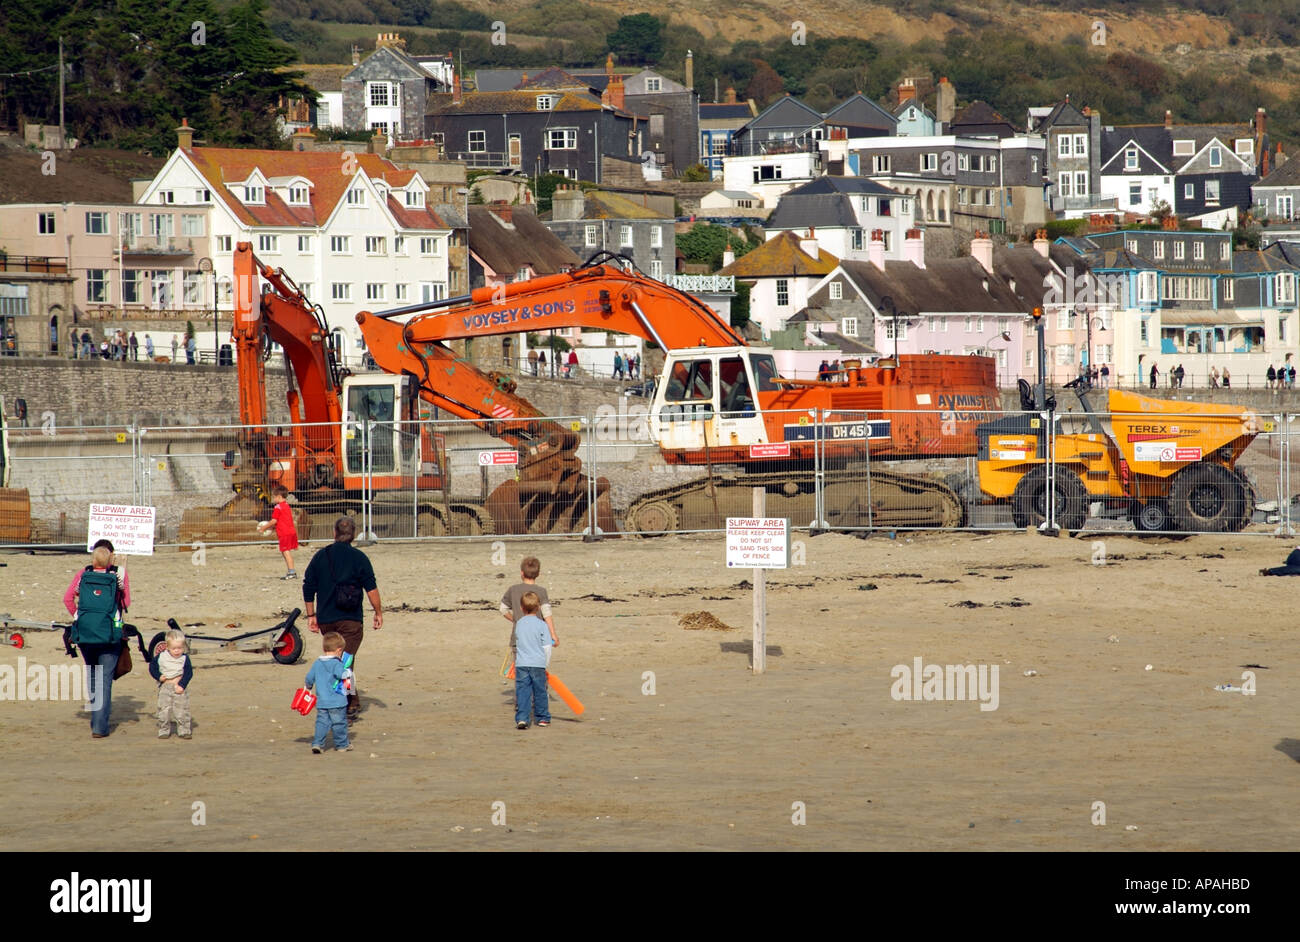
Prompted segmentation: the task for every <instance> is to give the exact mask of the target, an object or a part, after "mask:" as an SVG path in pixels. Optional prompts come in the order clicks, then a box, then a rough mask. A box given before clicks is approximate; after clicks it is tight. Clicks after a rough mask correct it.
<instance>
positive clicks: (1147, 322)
mask: <svg viewBox="0 0 1300 942" xmlns="http://www.w3.org/2000/svg"><path fill="white" fill-rule="evenodd" d="M1138 340H1140V341H1141V342H1142V344H1143V345H1144V346H1149V345H1150V344H1151V318H1149V317H1144V318H1142V323H1141V324H1139V325H1138Z"/></svg>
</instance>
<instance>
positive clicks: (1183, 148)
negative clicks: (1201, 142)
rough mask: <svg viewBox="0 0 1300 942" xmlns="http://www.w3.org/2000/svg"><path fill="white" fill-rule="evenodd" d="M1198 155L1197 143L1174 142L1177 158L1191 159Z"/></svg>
mask: <svg viewBox="0 0 1300 942" xmlns="http://www.w3.org/2000/svg"><path fill="white" fill-rule="evenodd" d="M1194 153H1196V142H1195V141H1174V156H1175V157H1190V156H1192V154H1194Z"/></svg>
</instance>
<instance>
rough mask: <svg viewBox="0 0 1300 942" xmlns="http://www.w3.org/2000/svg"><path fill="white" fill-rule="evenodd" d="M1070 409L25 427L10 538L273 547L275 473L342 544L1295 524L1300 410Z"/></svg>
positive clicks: (301, 517) (637, 412)
mask: <svg viewBox="0 0 1300 942" xmlns="http://www.w3.org/2000/svg"><path fill="white" fill-rule="evenodd" d="M1054 418H1055V425H1054V426H1053V427H1049V424H1048V421H1047V417H1046V414H1039V413H1032V412H1005V413H984V412H978V413H977V412H970V413H959V412H943V411H938V410H933V411H928V410H915V411H908V412H876V411H872V412H848V411H844V410H837V411H835V412H833V413H832V412H827V411H824V410H803V411H794V412H788V413H767V414H765V415H754V414H752V413H731V414H726V413H724V414H721V415H716V416H715V415H712V414H711V413H707V412H705V413H693V412H690V411H688V410H681V409H676V410H674V409H669V408H667V407H666V408H665V409H664V412H663V414H659V415H652V414H650V404H649V402H648V401H647V400H644V399H639V398H635V397H624V398H623V399H622V400H620V401H619V402H618V403H617V404H616V405H607V406H602V407H601V408H600V409H599V410H598V411H597V412H595V413H594V414H591V415H585V416H567V417H547V418H538V419H528V420H523V419H519V418H505V419H501V420H495V421H492V422H482V423H474V422H469V421H463V420H447V419H436V420H422V421H420V422H380V421H351V422H345V423H344V424H343V427H342V431H341V432H340V430H339V429H338V428H336V427H335V426H332V425H325V424H318V425H308V424H303V425H298V426H294V427H277V426H268V427H257V428H254V427H245V426H170V427H148V428H140V427H132V426H123V427H104V428H86V427H78V428H31V429H11V430H10V431H9V433H8V434H9V440H10V446H11V462H12V469H11V480H10V488H9V490H7V491H3V492H0V545H6V546H28V545H37V546H39V545H49V544H83V545H84V541H85V538H86V532H87V523H86V521H87V516H88V509H89V505H90V504H91V503H119V504H133V505H145V506H151V507H154V508H155V511H156V532H155V542H156V543H157V544H159V545H164V546H165V545H191V544H193V543H195V542H199V541H201V542H204V543H229V542H251V541H260V540H265V539H268V538H269V537H268V536H263V535H260V534H258V532H257V530H256V524H257V522H258V521H260V520H265V519H267V518H268V517H269V510H270V508H269V505H268V504H267V503H266V500H265V498H266V497H267V496H268V494H269V491H270V489H271V487H272V486H273V485H274V484H276V483H282V484H284V485H285V486H286V487H288V488H289V490H290V491H291V492H292V494H293V497H292V499H291V505H292V506H293V508H294V512H295V517H296V520H297V525H298V531H299V536H300V538H301V539H303V540H304V541H307V540H315V541H319V540H327V539H330V538H332V535H333V522H334V520H335V519H336V518H337V517H338V516H341V515H348V516H352V517H354V518H355V519H356V520H357V523H358V535H359V536H362V537H369V538H373V539H379V540H407V539H429V538H443V537H448V538H449V537H474V536H486V535H490V536H493V537H494V538H495V537H505V536H510V535H528V536H530V537H537V536H555V537H568V538H573V537H587V538H590V537H592V536H603V537H616V536H620V535H630V534H637V535H642V536H652V535H657V534H663V533H668V532H721V531H722V530H724V529H725V525H726V518H727V517H747V516H750V514H751V512H752V489H753V488H754V487H755V486H761V487H763V488H764V489H765V491H766V494H767V497H766V500H767V513H768V515H769V516H774V517H787V518H789V520H790V524H791V527H792V528H794V529H832V530H849V531H862V530H893V529H939V528H954V527H961V528H966V529H976V530H997V529H1009V528H1023V527H1026V526H1039V525H1041V524H1046V523H1049V522H1050V523H1051V524H1053V525H1056V526H1059V527H1063V528H1064V529H1067V530H1083V529H1088V530H1094V529H1095V530H1132V529H1139V530H1159V531H1163V532H1172V533H1177V532H1206V531H1209V532H1222V533H1250V534H1266V535H1267V534H1277V535H1283V534H1290V533H1293V532H1294V531H1293V529H1292V527H1293V520H1292V509H1291V508H1292V498H1291V495H1292V490H1293V482H1292V479H1291V469H1292V461H1293V459H1297V458H1300V455H1297V454H1296V449H1293V448H1292V447H1291V445H1292V443H1291V441H1290V429H1291V427H1292V423H1293V422H1294V419H1295V416H1294V415H1288V414H1285V413H1278V414H1263V415H1254V414H1251V413H1249V412H1247V413H1244V414H1243V413H1242V412H1240V410H1238V411H1228V412H1223V413H1214V412H1212V411H1190V410H1189V411H1188V412H1187V413H1185V414H1172V413H1158V414H1156V413H1152V414H1150V415H1142V416H1135V415H1133V414H1124V415H1120V414H1116V415H1108V414H1093V415H1088V414H1085V413H1079V412H1073V413H1071V412H1059V413H1056V414H1055V416H1054ZM756 438H759V439H763V438H765V439H766V440H767V443H766V444H761V445H753V444H750V443H751V442H753V441H754V440H755V439H756ZM1049 495H1055V497H1054V498H1050V499H1049ZM1216 501H1217V502H1219V503H1225V504H1230V505H1231V506H1229V507H1227V508H1226V509H1225V508H1224V507H1220V506H1218V505H1217V504H1216Z"/></svg>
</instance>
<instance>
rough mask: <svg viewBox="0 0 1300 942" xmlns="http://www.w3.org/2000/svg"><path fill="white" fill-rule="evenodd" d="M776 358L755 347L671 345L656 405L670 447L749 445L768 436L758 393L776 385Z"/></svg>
mask: <svg viewBox="0 0 1300 942" xmlns="http://www.w3.org/2000/svg"><path fill="white" fill-rule="evenodd" d="M775 379H776V363H775V360H774V359H773V356H772V353H771V351H769V350H763V349H761V348H755V347H690V348H686V349H681V350H670V351H668V354H667V359H666V361H665V363H664V371H663V381H662V382H661V383H660V384H659V388H658V389H657V390H656V391H655V397H654V402H653V405H652V406H651V409H650V415H651V432H652V434H653V435H654V436H655V438H656V440H657V441H658V442H659V444H660V446H661V447H663V448H664V449H668V450H678V451H682V450H685V451H694V450H695V449H700V450H706V449H713V448H732V447H747V446H749V445H755V444H760V443H763V442H766V441H767V437H766V432H765V430H764V426H763V416H762V413H761V411H760V410H759V407H758V392H760V391H765V390H775V389H776V388H777V387H776V384H775V383H774V382H773V380H775Z"/></svg>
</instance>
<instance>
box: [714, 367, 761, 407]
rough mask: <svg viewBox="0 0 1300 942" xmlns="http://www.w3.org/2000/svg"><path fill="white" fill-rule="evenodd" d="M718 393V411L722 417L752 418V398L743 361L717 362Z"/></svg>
mask: <svg viewBox="0 0 1300 942" xmlns="http://www.w3.org/2000/svg"><path fill="white" fill-rule="evenodd" d="M718 391H719V393H720V394H721V397H722V404H721V407H720V411H721V412H722V413H723V415H724V416H732V417H750V416H753V414H754V397H753V395H752V394H751V393H750V387H749V374H748V373H746V372H745V361H744V360H742V359H741V358H740V357H728V358H727V359H725V360H720V361H718Z"/></svg>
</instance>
